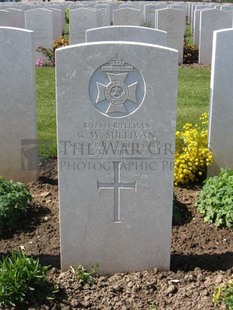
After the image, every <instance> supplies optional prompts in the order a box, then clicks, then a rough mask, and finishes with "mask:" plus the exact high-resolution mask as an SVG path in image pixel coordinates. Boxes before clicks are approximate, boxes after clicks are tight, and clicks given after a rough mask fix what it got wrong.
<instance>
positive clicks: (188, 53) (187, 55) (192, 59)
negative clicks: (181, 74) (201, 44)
mask: <svg viewBox="0 0 233 310" xmlns="http://www.w3.org/2000/svg"><path fill="white" fill-rule="evenodd" d="M197 62H198V47H197V46H196V45H194V44H192V43H190V42H189V41H188V40H186V39H185V40H184V53H183V63H184V64H192V63H197Z"/></svg>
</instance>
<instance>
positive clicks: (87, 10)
mask: <svg viewBox="0 0 233 310" xmlns="http://www.w3.org/2000/svg"><path fill="white" fill-rule="evenodd" d="M86 5H87V4H85V5H84V4H82V5H81V4H76V5H74V4H72V5H71V4H69V3H68V4H66V6H70V31H69V32H70V44H76V43H81V42H85V32H86V30H87V29H90V28H96V27H101V26H109V25H110V24H111V22H112V21H113V24H114V25H140V23H141V17H140V14H142V16H144V19H143V20H144V25H151V26H152V28H155V29H160V30H163V31H166V32H167V46H168V47H171V48H175V49H177V50H178V51H179V62H180V63H182V60H183V39H184V30H185V13H186V15H187V16H188V18H189V20H190V22H191V26H192V31H193V36H194V43H195V44H196V45H198V47H199V63H201V64H210V62H211V57H212V39H213V31H214V30H218V29H225V28H231V27H232V21H233V17H232V10H231V9H232V6H230V5H223V6H220V5H215V4H213V3H207V4H203V3H202V5H200V4H198V3H195V4H194V3H187V4H186V7H185V5H184V4H180V5H179V6H178V4H174V5H173V9H171V8H170V9H167V8H164V9H163V8H162V7H165V6H166V4H162V3H158V4H145V3H144V2H143V3H141V2H138V3H137V5H136V4H132V3H131V4H129V3H126V4H121V5H120V6H119V7H120V9H115V10H114V9H113V5H112V4H93V3H92V6H93V7H91V6H90V5H89V7H86ZM59 6H60V8H61V9H58V7H56V8H55V7H52V9H51V7H50V6H47V8H48V9H49V10H47V9H46V10H45V9H40V8H38V9H35V10H26V12H25V13H24V11H23V10H19V9H15V8H11V9H8V12H7V11H6V10H0V24H1V25H5V26H6V25H7V24H8V26H14V27H19V28H23V25H24V27H25V28H26V29H30V30H33V31H34V35H35V50H36V49H37V48H38V47H39V46H43V47H46V48H52V44H53V43H52V42H53V39H55V38H58V37H60V36H61V34H62V31H64V12H65V11H64V7H65V6H63V9H62V6H61V5H59ZM8 7H9V5H8ZM45 7H46V6H45ZM135 7H137V8H138V9H135ZM27 8H28V7H27ZM139 8H140V9H139ZM174 8H175V9H174ZM182 8H183V9H182ZM24 9H25V7H24ZM185 9H186V10H185ZM24 16H25V20H24ZM111 16H113V18H112V17H111ZM9 17H10V18H9ZM9 21H11V22H9ZM119 39H120V37H119ZM36 58H41V59H42V60H43V61H46V58H45V57H44V56H43V55H41V54H39V53H37V54H36Z"/></svg>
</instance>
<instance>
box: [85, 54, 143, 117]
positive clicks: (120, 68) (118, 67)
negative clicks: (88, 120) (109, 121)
mask: <svg viewBox="0 0 233 310" xmlns="http://www.w3.org/2000/svg"><path fill="white" fill-rule="evenodd" d="M89 95H90V99H91V102H92V103H93V105H94V106H95V107H96V109H97V110H98V111H99V112H100V113H102V114H104V115H106V116H108V117H112V118H119V117H125V116H128V115H130V114H133V113H134V112H136V110H138V109H139V107H140V106H141V104H142V103H143V100H144V97H145V82H144V79H143V77H142V75H141V74H140V73H139V71H138V70H137V69H136V68H135V67H134V66H132V65H130V64H129V63H126V62H125V61H124V60H123V59H122V58H121V57H119V55H118V54H116V55H115V57H113V58H112V59H111V60H110V61H109V62H107V63H106V64H104V65H102V66H101V67H99V68H98V69H97V70H96V71H95V72H94V74H93V75H92V77H91V80H90V84H89Z"/></svg>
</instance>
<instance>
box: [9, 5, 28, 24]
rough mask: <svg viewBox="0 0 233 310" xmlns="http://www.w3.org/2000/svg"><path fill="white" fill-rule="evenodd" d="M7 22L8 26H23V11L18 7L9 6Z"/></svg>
mask: <svg viewBox="0 0 233 310" xmlns="http://www.w3.org/2000/svg"><path fill="white" fill-rule="evenodd" d="M8 12H9V24H10V27H15V28H24V11H23V10H19V9H13V8H9V9H8Z"/></svg>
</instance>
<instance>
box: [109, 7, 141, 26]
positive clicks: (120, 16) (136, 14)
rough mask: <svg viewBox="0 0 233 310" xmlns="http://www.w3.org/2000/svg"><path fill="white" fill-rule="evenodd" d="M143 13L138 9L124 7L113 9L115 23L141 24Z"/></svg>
mask: <svg viewBox="0 0 233 310" xmlns="http://www.w3.org/2000/svg"><path fill="white" fill-rule="evenodd" d="M140 23H141V13H140V11H139V10H137V9H132V8H123V9H118V10H113V25H134V26H140Z"/></svg>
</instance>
